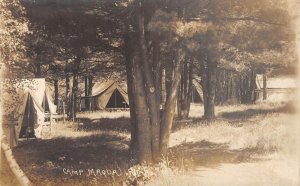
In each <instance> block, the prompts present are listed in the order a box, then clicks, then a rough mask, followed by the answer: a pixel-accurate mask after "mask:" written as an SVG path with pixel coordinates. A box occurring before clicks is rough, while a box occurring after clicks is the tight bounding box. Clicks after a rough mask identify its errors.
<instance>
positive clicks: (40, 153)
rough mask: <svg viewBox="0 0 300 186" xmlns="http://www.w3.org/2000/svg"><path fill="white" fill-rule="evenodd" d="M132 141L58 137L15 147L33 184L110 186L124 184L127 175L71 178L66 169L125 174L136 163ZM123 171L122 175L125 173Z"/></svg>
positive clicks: (104, 136) (100, 136) (114, 137)
mask: <svg viewBox="0 0 300 186" xmlns="http://www.w3.org/2000/svg"><path fill="white" fill-rule="evenodd" d="M129 143H130V142H129V140H128V138H126V137H122V136H118V135H112V134H98V135H92V136H87V137H77V138H55V139H49V140H38V139H36V140H33V141H28V142H26V141H25V142H23V143H21V144H20V145H19V146H18V147H16V148H14V150H13V152H14V156H15V157H16V159H17V162H18V163H19V165H20V166H21V168H22V169H23V170H24V171H25V173H26V174H27V175H28V176H29V179H30V180H31V181H32V182H33V183H39V184H40V185H47V184H49V183H51V184H53V185H61V182H63V183H64V185H74V183H76V185H93V183H92V182H91V181H93V179H97V184H101V183H102V184H103V185H107V184H108V183H110V182H111V183H112V182H114V183H117V182H118V180H120V181H122V177H121V176H124V175H121V176H120V177H119V176H116V175H115V177H104V176H102V177H101V176H99V175H98V176H96V177H88V176H87V175H86V174H85V175H83V176H76V175H75V176H74V175H73V176H70V175H66V174H64V172H63V168H66V169H73V170H79V169H80V170H85V171H87V169H95V170H96V169H108V170H117V171H118V173H123V174H125V172H124V171H125V170H127V169H128V166H130V165H131V164H133V163H134V162H133V160H131V159H130V153H129ZM122 171H123V172H122Z"/></svg>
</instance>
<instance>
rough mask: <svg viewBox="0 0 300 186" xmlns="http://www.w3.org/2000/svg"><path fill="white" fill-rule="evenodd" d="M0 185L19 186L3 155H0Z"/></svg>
mask: <svg viewBox="0 0 300 186" xmlns="http://www.w3.org/2000/svg"><path fill="white" fill-rule="evenodd" d="M0 156H1V158H0V185H1V186H19V185H20V184H19V183H18V181H17V180H16V178H15V176H14V174H13V173H12V171H11V170H10V167H9V165H8V163H7V161H6V159H5V157H4V155H3V153H2V154H1V155H0Z"/></svg>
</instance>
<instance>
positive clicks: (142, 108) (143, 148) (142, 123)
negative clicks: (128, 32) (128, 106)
mask: <svg viewBox="0 0 300 186" xmlns="http://www.w3.org/2000/svg"><path fill="white" fill-rule="evenodd" d="M139 60H140V59H139V58H138V56H135V58H134V59H133V72H132V75H133V81H132V83H133V85H134V94H133V95H134V102H135V112H136V122H137V129H138V133H137V139H138V144H137V146H138V149H137V157H138V161H139V162H140V163H142V162H144V161H146V162H152V158H153V157H152V148H151V143H152V140H151V123H150V118H149V113H148V107H147V98H146V92H145V87H144V86H145V84H144V83H145V82H144V77H143V75H142V71H141V66H140V64H139V63H140V62H139Z"/></svg>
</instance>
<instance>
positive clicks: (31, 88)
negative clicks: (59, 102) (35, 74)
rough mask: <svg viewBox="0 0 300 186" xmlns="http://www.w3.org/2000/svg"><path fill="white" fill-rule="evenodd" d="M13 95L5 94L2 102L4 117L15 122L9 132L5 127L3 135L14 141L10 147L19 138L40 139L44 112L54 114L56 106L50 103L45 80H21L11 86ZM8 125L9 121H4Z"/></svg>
mask: <svg viewBox="0 0 300 186" xmlns="http://www.w3.org/2000/svg"><path fill="white" fill-rule="evenodd" d="M11 86H12V87H13V89H14V90H15V94H14V95H12V94H8V93H6V95H5V99H4V100H2V101H3V102H4V104H3V103H2V106H4V107H3V108H4V109H3V110H4V113H3V114H4V115H5V118H6V119H8V120H15V121H16V123H15V126H14V128H13V132H12V130H10V128H9V126H5V127H4V130H5V134H6V135H7V136H8V137H9V138H10V136H12V138H13V139H14V141H13V143H12V146H15V145H16V144H17V142H18V139H19V137H24V136H27V137H28V135H29V137H31V136H34V135H35V136H36V137H41V136H40V132H41V128H40V126H41V125H43V124H44V122H45V112H47V110H48V112H49V113H51V114H55V113H56V106H55V105H54V104H53V103H52V101H51V99H50V96H49V95H48V93H47V91H46V83H45V79H43V78H39V79H22V80H18V81H17V83H15V84H13V85H11ZM5 122H6V123H8V124H9V123H10V122H9V121H5Z"/></svg>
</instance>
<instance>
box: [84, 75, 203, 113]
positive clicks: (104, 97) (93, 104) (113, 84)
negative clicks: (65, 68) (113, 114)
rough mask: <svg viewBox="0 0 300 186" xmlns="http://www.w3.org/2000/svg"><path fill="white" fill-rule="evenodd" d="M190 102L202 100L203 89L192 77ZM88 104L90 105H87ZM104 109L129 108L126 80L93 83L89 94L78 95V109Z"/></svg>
mask: <svg viewBox="0 0 300 186" xmlns="http://www.w3.org/2000/svg"><path fill="white" fill-rule="evenodd" d="M191 95H192V96H191V101H192V102H202V98H203V91H202V88H201V85H200V84H199V83H198V82H197V81H196V80H195V79H194V80H193V89H192V94H191ZM86 103H88V104H86ZM89 104H90V105H89ZM87 107H89V108H91V110H104V109H109V108H113V109H114V108H129V98H128V93H127V84H126V82H121V83H119V82H117V81H113V80H109V81H106V82H97V83H95V84H94V86H93V89H92V95H91V96H85V95H84V94H82V95H81V97H80V107H79V108H80V109H81V110H87V109H88V108H87Z"/></svg>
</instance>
